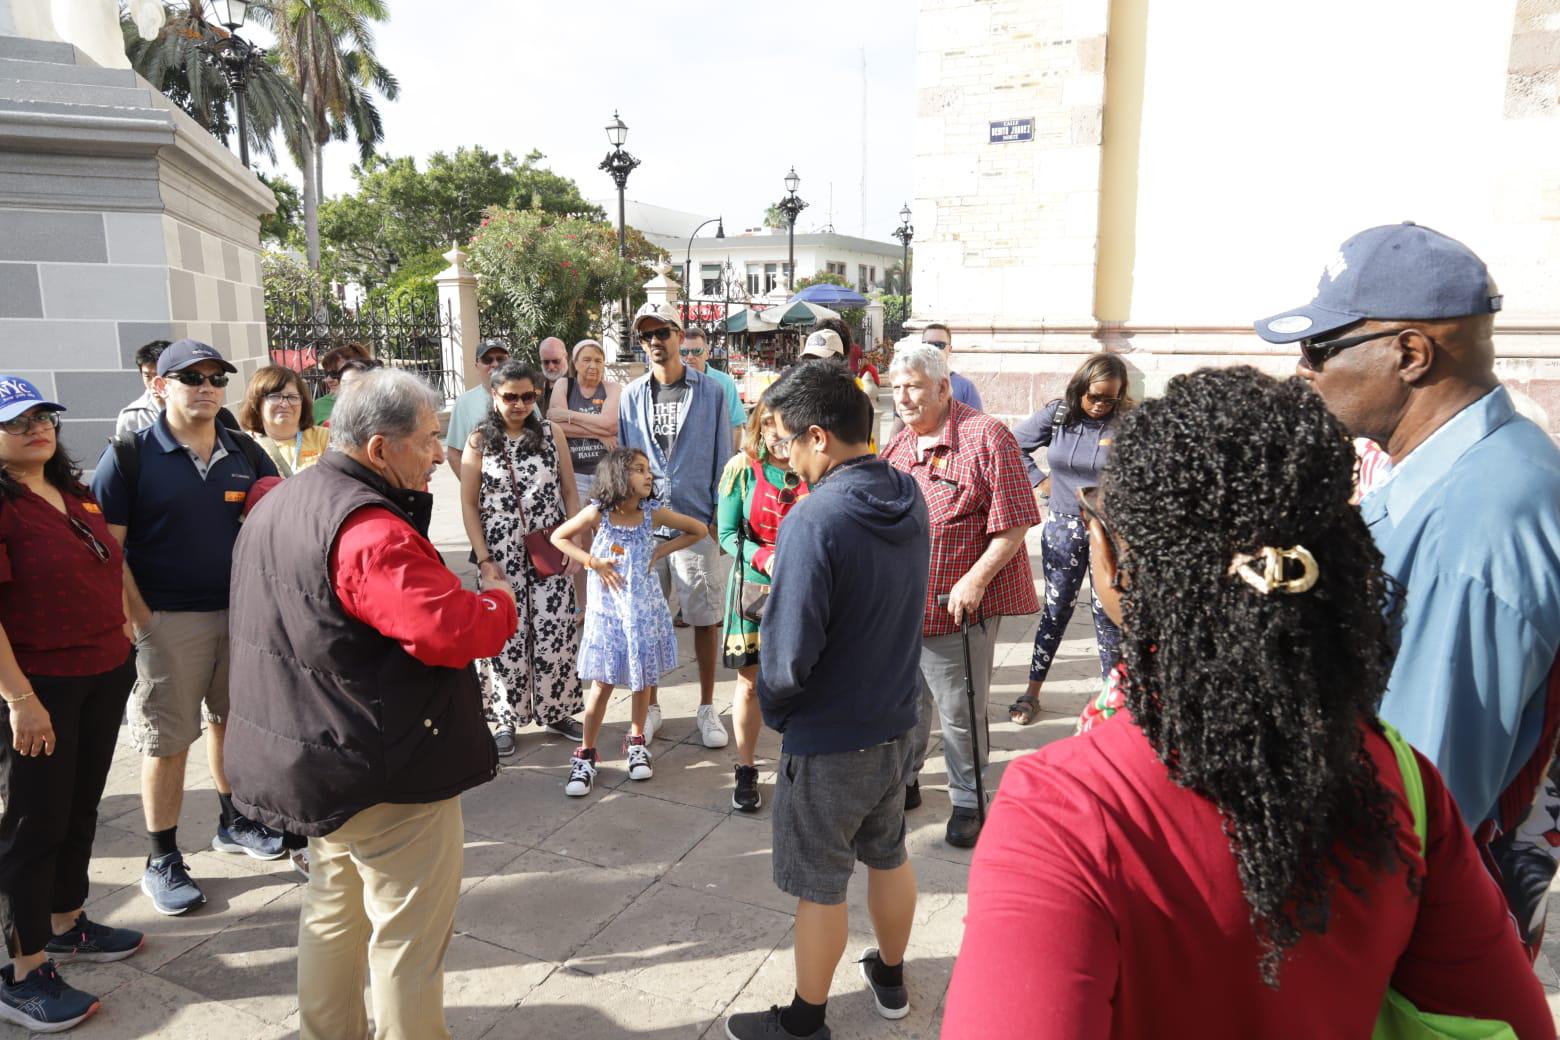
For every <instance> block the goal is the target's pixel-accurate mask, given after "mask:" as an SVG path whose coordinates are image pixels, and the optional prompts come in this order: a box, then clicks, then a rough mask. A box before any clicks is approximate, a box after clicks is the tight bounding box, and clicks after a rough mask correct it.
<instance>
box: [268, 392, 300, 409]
mask: <svg viewBox="0 0 1560 1040" xmlns="http://www.w3.org/2000/svg"><path fill="white" fill-rule="evenodd" d="M265 400H266V403H267V404H284V405H286V406H287V407H289V408H296V407H298V406H299V405H300V404H302V403H303V398H301V397H299V396H298V395H297V394H266V395H265Z"/></svg>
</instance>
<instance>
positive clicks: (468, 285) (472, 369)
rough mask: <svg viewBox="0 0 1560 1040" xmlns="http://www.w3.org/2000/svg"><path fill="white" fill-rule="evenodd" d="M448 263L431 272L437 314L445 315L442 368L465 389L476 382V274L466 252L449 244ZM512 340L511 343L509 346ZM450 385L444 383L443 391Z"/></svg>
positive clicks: (478, 328)
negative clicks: (436, 289) (436, 293)
mask: <svg viewBox="0 0 1560 1040" xmlns="http://www.w3.org/2000/svg"><path fill="white" fill-rule="evenodd" d="M444 259H446V260H448V261H449V263H450V266H448V267H446V268H445V269H444V270H443V271H440V272H439V273H438V274H437V275H435V276H434V279H433V281H434V284H435V285H437V286H438V287H439V315H440V317H441V318H447V319H448V320H449V324H448V325H447V326H445V330H444V335H443V341H444V343H443V346H444V370H445V371H446V372H459V373H461V374H462V377H463V378H462V380H461V382H462V384H463V385H464V386H465V387H466V388H467V389H468V390H469V389H470V388H471V387H474V386H476V385H477V380H478V378H479V377H478V375H477V344H478V343H479V342H480V341H481V338H482V333H481V316H480V314H479V313H478V311H477V276H476V275H474V274H472V273H471V272H470V271H469V270H467V268H466V254H465V253H463V252H461V249H460V246H459V244H452V245H451V246H450V251H449V252H448V253H445V254H444ZM512 346H513V344H511V347H512ZM450 389H453V388H449V387H446V392H448V391H449V390H450Z"/></svg>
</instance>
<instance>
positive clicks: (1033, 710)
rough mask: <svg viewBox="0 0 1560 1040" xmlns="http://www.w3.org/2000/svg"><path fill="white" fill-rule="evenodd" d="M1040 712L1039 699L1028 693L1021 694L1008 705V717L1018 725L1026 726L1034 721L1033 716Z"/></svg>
mask: <svg viewBox="0 0 1560 1040" xmlns="http://www.w3.org/2000/svg"><path fill="white" fill-rule="evenodd" d="M1038 714H1040V701H1039V700H1038V699H1037V698H1035V697H1031V696H1030V695H1029V694H1027V693H1025V694H1021V695H1020V696H1019V698H1018V700H1016V701H1014V702H1013V703H1012V704H1010V705H1008V718H1009V719H1011V720H1012V721H1013V722H1015V723H1017V724H1018V725H1020V726H1027V725H1029V724H1030V723H1031V722H1033V721H1035V716H1036V715H1038Z"/></svg>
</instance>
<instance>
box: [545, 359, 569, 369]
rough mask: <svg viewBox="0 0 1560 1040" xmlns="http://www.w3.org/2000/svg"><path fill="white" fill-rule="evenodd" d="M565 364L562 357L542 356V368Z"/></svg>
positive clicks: (560, 366) (558, 366)
mask: <svg viewBox="0 0 1560 1040" xmlns="http://www.w3.org/2000/svg"><path fill="white" fill-rule="evenodd" d="M567 364H568V362H567V361H565V360H564V359H563V358H542V367H543V368H562V367H563V366H564V365H567Z"/></svg>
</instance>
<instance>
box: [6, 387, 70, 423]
mask: <svg viewBox="0 0 1560 1040" xmlns="http://www.w3.org/2000/svg"><path fill="white" fill-rule="evenodd" d="M33 408H42V409H43V410H44V411H46V412H63V411H65V406H64V405H62V404H60V403H59V402H58V401H50V400H49V399H48V398H46V397H44V396H43V394H41V393H39V392H38V388H37V387H36V386H33V385H32V384H31V383H29V382H28V381H27V380H25V379H23V378H22V377H21V376H0V422H10V421H11V420H12V419H15V418H16V417H17V416H18V415H21V414H22V413H23V412H25V411H29V410H31V409H33Z"/></svg>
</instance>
